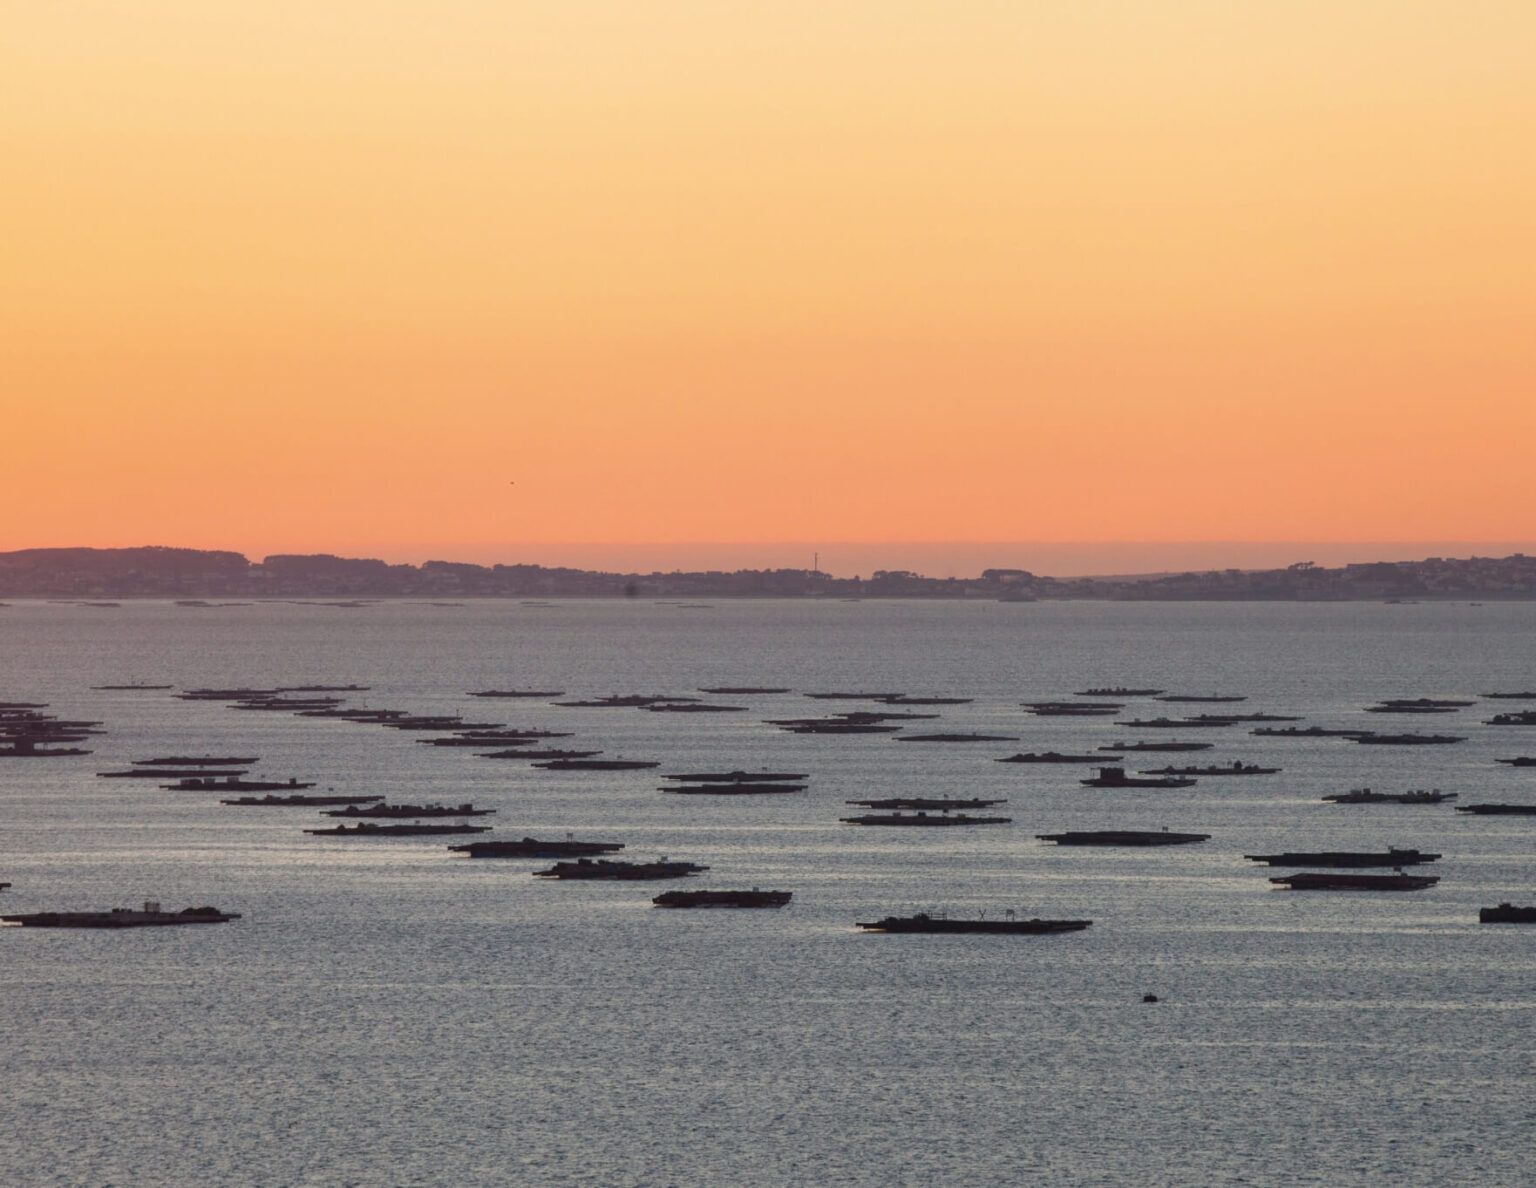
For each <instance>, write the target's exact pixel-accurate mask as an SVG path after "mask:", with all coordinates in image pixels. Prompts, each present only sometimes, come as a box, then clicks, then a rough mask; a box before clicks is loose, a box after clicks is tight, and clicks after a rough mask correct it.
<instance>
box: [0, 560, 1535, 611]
mask: <svg viewBox="0 0 1536 1188" xmlns="http://www.w3.org/2000/svg"><path fill="white" fill-rule="evenodd" d="M444 595H451V596H455V597H484V598H513V597H517V598H527V597H539V598H546V597H560V596H577V597H614V598H621V597H626V596H631V597H634V596H645V597H658V596H667V597H670V596H675V595H687V596H694V597H698V596H711V597H721V596H739V597H756V598H829V597H830V598H982V599H986V598H992V599H1004V600H1008V601H1030V600H1033V599H1045V598H1078V599H1082V598H1094V599H1131V600H1139V601H1177V600H1184V601H1190V600H1254V599H1262V600H1271V601H1327V600H1333V601H1338V600H1359V599H1387V598H1396V599H1411V598H1533V597H1536V558H1532V557H1527V556H1525V555H1524V554H1522V553H1516V554H1515V555H1514V556H1510V557H1470V558H1459V559H1458V558H1442V557H1431V558H1429V559H1427V560H1423V561H1391V562H1372V563H1369V564H1362V565H1345V566H1341V567H1338V568H1333V569H1329V568H1325V567H1322V566H1317V565H1313V564H1311V563H1310V562H1305V561H1303V562H1298V563H1297V564H1295V565H1291V566H1288V567H1287V568H1285V569H1261V570H1238V569H1224V570H1208V571H1202V572H1191V573H1176V574H1155V575H1148V576H1145V577H1117V578H1051V577H1042V576H1039V575H1036V574H1033V573H1030V572H1028V571H1027V570H1023V569H988V570H985V571H983V572H982V573H981V574H980V575H978V576H976V577H974V578H933V577H924V576H922V575H921V574H916V573H911V572H908V571H906V570H878V571H876V572H875V573H874V574H872V575H870V576H869V577H851V578H838V577H831V576H829V575H827V574H824V573H819V572H816V571H813V570H808V569H742V570H736V571H735V572H723V571H704V572H675V573H603V572H598V571H593V570H586V569H564V568H550V567H547V566H543V565H470V564H466V563H464V562H458V561H428V562H426V563H424V564H422V565H391V564H389V563H388V562H385V561H378V560H373V559H369V558H355V557H336V556H332V555H330V554H326V553H317V554H309V555H290V554H279V555H277V556H272V557H265V558H263V559H262V560H261V561H259V562H253V561H251V560H249V559H248V558H246V557H244V556H242V555H241V554H239V553H232V552H223V551H208V550H202V549H176V548H161V547H150V548H132V549H22V550H19V551H16V552H10V553H0V597H11V598H76V597H99V596H109V597H127V598H132V597H144V598H154V597H177V598H181V597H208V596H240V597H245V598H264V597H265V598H293V597H298V598H313V597H330V596H345V597H349V598H359V597H361V598H420V597H432V598H437V597H441V596H444Z"/></svg>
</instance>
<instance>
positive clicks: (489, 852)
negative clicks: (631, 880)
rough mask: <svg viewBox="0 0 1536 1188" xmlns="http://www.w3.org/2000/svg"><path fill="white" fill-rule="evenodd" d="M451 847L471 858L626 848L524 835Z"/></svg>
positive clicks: (619, 844) (576, 854) (562, 854)
mask: <svg viewBox="0 0 1536 1188" xmlns="http://www.w3.org/2000/svg"><path fill="white" fill-rule="evenodd" d="M448 848H449V849H450V850H452V851H454V852H455V853H458V854H466V855H468V856H469V857H471V858H590V857H595V856H596V855H598V854H616V853H618V851H620V850H622V849H623V848H624V843H623V842H588V841H573V840H571V839H570V838H567V839H565V840H564V841H540V840H539V839H538V838H533V837H525V838H523V839H522V840H521V841H490V842H467V843H465V844H464V845H462V846H449V847H448Z"/></svg>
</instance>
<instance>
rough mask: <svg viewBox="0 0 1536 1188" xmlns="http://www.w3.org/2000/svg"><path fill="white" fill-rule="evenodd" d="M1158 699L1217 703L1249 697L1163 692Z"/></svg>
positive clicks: (1201, 703)
mask: <svg viewBox="0 0 1536 1188" xmlns="http://www.w3.org/2000/svg"><path fill="white" fill-rule="evenodd" d="M1157 700H1158V701H1169V702H1181V703H1182V702H1191V703H1196V704H1200V705H1215V704H1217V703H1226V702H1232V701H1247V700H1248V698H1247V697H1244V696H1242V695H1241V694H1227V693H1203V694H1202V693H1164V694H1161V695H1160V696H1159V697H1158V698H1157Z"/></svg>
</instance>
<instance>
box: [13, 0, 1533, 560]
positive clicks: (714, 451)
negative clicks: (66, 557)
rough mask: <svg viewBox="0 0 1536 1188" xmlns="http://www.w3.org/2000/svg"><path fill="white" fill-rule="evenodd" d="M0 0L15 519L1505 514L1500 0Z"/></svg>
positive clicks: (1517, 103) (148, 534) (1056, 528)
mask: <svg viewBox="0 0 1536 1188" xmlns="http://www.w3.org/2000/svg"><path fill="white" fill-rule="evenodd" d="M0 11H3V14H4V26H3V27H4V30H5V33H4V36H3V37H0V137H3V140H0V148H3V152H4V158H3V159H4V182H3V185H0V219H3V224H0V226H3V234H0V414H3V416H0V450H3V455H0V461H3V466H0V507H3V508H4V509H5V513H6V514H5V515H3V516H0V549H8V548H22V547H31V546H41V545H101V546H106V545H127V544H146V543H162V544H181V545H194V546H204V547H226V548H235V549H240V550H243V551H246V552H249V553H251V554H253V555H260V554H262V553H265V552H274V551H321V550H324V551H338V552H350V553H368V554H370V555H376V556H387V557H391V558H400V559H419V558H421V557H423V556H427V555H435V556H466V555H470V554H473V555H474V556H475V557H476V558H477V559H488V558H490V557H491V556H492V555H495V554H497V551H498V549H500V550H501V551H502V552H506V553H507V554H508V555H507V556H506V557H505V558H503V559H507V560H516V559H526V560H539V559H541V558H540V555H539V553H538V550H539V548H540V547H541V546H548V550H549V553H548V555H549V556H551V557H554V556H556V554H557V553H558V551H559V548H558V547H564V546H569V545H570V544H572V543H573V542H613V543H614V544H615V546H637V545H640V544H646V545H650V544H654V543H660V544H663V545H670V546H673V547H674V552H673V553H672V554H669V555H671V556H673V557H675V558H678V559H679V560H680V561H686V560H687V559H688V557H689V553H688V550H687V549H686V548H682V547H680V546H681V545H682V544H684V543H686V542H732V543H734V544H736V545H738V546H740V545H748V546H750V545H751V544H752V543H753V542H811V543H814V542H820V541H845V542H846V541H858V542H876V543H878V542H903V541H929V542H961V543H963V542H978V541H1026V540H1027V541H1044V542H1096V541H1104V542H1108V541H1118V542H1133V543H1136V544H1141V545H1145V544H1147V543H1148V542H1161V541H1195V542H1200V541H1206V542H1209V541H1224V540H1241V541H1252V542H1261V543H1262V542H1290V541H1313V542H1341V541H1388V542H1417V541H1425V542H1428V541H1433V542H1457V541H1521V540H1531V539H1536V522H1533V521H1536V512H1533V509H1536V464H1533V461H1536V451H1533V445H1536V151H1533V147H1532V146H1533V145H1536V70H1533V68H1532V62H1533V61H1536V3H1532V0H1487V2H1479V0H1461V2H1458V3H1450V2H1448V0H1439V2H1435V3H1426V2H1422V0H1286V2H1284V3H1245V2H1241V0H1237V2H1234V0H1209V2H1206V0H955V2H954V3H949V4H940V3H934V2H933V0H921V2H917V0H857V2H839V0H814V2H813V0H803V2H802V0H776V2H775V3H734V2H727V0H691V2H684V0H643V2H625V0H606V2H603V3H596V2H590V0H433V2H432V3H422V2H420V0H416V2H412V3H403V2H398V0H303V2H298V0H265V2H264V3H260V4H252V3H210V2H209V0H134V2H132V3H129V2H126V0H116V2H111V3H108V2H105V0H94V2H93V0H71V2H70V3H39V2H37V0H4V2H3V7H0ZM501 542H506V547H505V548H503V547H502V543H501ZM557 546H558V547H557ZM1438 548H1439V549H1441V550H1443V549H1445V548H1447V546H1446V545H1444V544H1443V543H1442V544H1440V545H1438ZM1411 552H1412V550H1409V551H1408V553H1409V555H1411ZM739 555H740V556H741V557H742V558H743V560H744V561H750V559H751V550H750V548H748V549H747V550H746V552H744V553H741V554H739ZM764 556H765V557H766V556H767V554H766V553H765V554H764ZM775 556H776V554H775ZM600 559H601V558H600V557H591V558H589V560H591V561H594V562H595V561H598V560H600ZM807 560H808V558H807ZM903 560H907V561H910V560H911V558H909V557H906V556H905V555H903ZM1095 567H1096V566H1095V565H1093V564H1092V563H1090V562H1087V561H1085V562H1084V568H1087V569H1092V568H1095Z"/></svg>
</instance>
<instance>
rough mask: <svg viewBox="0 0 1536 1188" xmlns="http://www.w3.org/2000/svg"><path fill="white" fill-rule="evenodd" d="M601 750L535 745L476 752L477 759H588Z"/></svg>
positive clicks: (598, 753) (599, 753)
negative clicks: (534, 746) (525, 747)
mask: <svg viewBox="0 0 1536 1188" xmlns="http://www.w3.org/2000/svg"><path fill="white" fill-rule="evenodd" d="M601 754H602V752H601V751H562V750H560V749H559V748H558V747H536V748H534V749H532V750H527V751H520V750H510V751H481V752H478V753H477V754H476V756H475V757H476V758H477V759H530V760H531V759H590V758H591V757H592V756H593V755H601Z"/></svg>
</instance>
